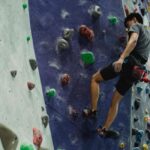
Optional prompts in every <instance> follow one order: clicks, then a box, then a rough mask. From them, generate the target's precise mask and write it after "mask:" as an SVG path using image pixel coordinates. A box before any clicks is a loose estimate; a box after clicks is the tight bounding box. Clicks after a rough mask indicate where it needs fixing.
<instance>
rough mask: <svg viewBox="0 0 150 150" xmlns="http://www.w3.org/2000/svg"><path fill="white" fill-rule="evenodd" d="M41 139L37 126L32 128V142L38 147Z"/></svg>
mask: <svg viewBox="0 0 150 150" xmlns="http://www.w3.org/2000/svg"><path fill="white" fill-rule="evenodd" d="M42 141H43V137H42V134H41V131H40V130H39V129H37V128H33V144H34V145H36V146H37V147H39V148H40V146H41V144H42Z"/></svg>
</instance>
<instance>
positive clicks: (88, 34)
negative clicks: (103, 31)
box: [79, 25, 94, 42]
mask: <svg viewBox="0 0 150 150" xmlns="http://www.w3.org/2000/svg"><path fill="white" fill-rule="evenodd" d="M79 33H80V35H81V36H83V37H85V38H86V39H87V40H89V41H90V42H92V41H93V39H94V32H93V30H92V29H90V28H89V27H87V26H86V25H81V26H80V28H79Z"/></svg>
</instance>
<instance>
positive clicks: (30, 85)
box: [27, 82, 35, 90]
mask: <svg viewBox="0 0 150 150" xmlns="http://www.w3.org/2000/svg"><path fill="white" fill-rule="evenodd" d="M27 86H28V89H29V90H32V89H34V87H35V84H34V83H32V82H27Z"/></svg>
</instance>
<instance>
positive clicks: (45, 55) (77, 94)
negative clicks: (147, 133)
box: [29, 0, 131, 150]
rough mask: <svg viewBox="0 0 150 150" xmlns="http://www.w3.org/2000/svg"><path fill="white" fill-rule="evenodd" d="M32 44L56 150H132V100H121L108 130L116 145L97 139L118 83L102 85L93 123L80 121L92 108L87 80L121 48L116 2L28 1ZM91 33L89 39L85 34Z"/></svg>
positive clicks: (120, 10) (128, 97) (121, 14)
mask: <svg viewBox="0 0 150 150" xmlns="http://www.w3.org/2000/svg"><path fill="white" fill-rule="evenodd" d="M29 7H30V21H31V29H32V35H33V43H34V48H35V53H36V58H37V61H38V66H39V71H40V77H41V82H42V89H43V93H44V97H45V103H46V108H47V112H48V115H49V120H50V128H51V131H52V138H53V143H54V149H55V150H108V149H109V150H119V149H123V148H124V149H125V150H129V148H130V106H131V104H130V103H131V94H130V92H129V93H127V95H126V96H125V98H124V99H123V101H122V103H121V105H120V109H119V115H118V117H117V118H116V121H115V122H114V123H113V125H112V128H113V129H116V130H118V131H119V132H120V134H121V136H120V138H119V139H116V140H115V139H105V138H101V137H99V136H98V135H97V133H96V128H97V127H98V126H99V125H102V123H103V122H104V120H105V118H106V115H107V112H108V107H109V105H110V102H111V96H112V93H113V90H114V86H115V83H116V80H117V79H114V80H112V81H108V82H107V84H106V83H102V85H101V94H100V99H99V106H98V108H99V111H98V117H97V120H92V119H85V118H83V117H82V109H83V108H85V107H86V106H89V103H90V93H89V92H90V79H91V76H92V74H93V73H95V72H96V71H97V70H98V69H100V68H102V67H104V66H106V65H108V64H109V63H111V62H112V61H114V60H116V59H117V58H118V56H119V55H120V53H121V51H122V50H123V48H124V45H125V42H126V38H125V36H126V33H125V29H124V26H123V20H124V12H123V8H122V2H121V1H118V0H115V1H114V0H109V1H104V0H92V1H91V0H71V1H69V0H63V1H61V0H55V1H52V0H44V1H43V0H32V1H30V3H29ZM87 33H89V34H87Z"/></svg>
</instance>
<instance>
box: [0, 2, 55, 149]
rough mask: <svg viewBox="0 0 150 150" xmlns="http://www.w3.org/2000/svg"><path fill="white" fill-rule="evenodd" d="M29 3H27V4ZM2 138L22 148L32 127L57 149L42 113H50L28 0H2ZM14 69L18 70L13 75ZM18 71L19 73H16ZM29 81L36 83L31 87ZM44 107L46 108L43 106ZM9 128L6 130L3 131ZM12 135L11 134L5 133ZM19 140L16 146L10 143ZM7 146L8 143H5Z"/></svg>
mask: <svg viewBox="0 0 150 150" xmlns="http://www.w3.org/2000/svg"><path fill="white" fill-rule="evenodd" d="M24 3H25V4H26V5H27V8H26V6H24V8H23V4H24ZM0 20H1V23H0V72H1V73H0V138H1V143H2V145H3V147H4V149H5V150H14V149H16V148H13V147H17V150H20V145H21V144H23V143H26V144H32V143H33V142H32V140H33V132H32V128H34V127H35V128H38V129H39V130H41V132H42V134H43V143H42V147H43V148H46V149H47V150H53V143H52V139H51V133H50V130H49V126H48V127H47V128H44V126H43V125H42V121H41V116H42V115H45V114H46V110H45V103H44V99H43V94H42V89H41V82H40V78H39V70H38V68H36V69H35V70H32V68H31V66H30V63H29V59H35V55H34V49H33V45H32V37H31V31H30V23H29V14H28V1H26V0H19V1H18V0H11V1H10V0H0ZM11 71H17V74H16V76H15V77H12V75H11V73H10V72H11ZM14 74H15V73H14ZM27 82H32V83H34V84H35V88H34V89H33V90H29V89H28V86H27ZM41 107H42V108H41ZM4 130H6V132H5V133H4V132H3V131H4ZM6 134H7V135H9V138H10V137H11V138H12V139H7V138H6V139H5V138H4V137H5V136H6ZM9 140H10V143H11V142H12V141H15V140H17V142H15V143H16V146H11V145H10V147H8V145H9V144H10V143H9ZM5 146H6V147H5Z"/></svg>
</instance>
